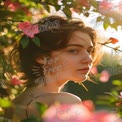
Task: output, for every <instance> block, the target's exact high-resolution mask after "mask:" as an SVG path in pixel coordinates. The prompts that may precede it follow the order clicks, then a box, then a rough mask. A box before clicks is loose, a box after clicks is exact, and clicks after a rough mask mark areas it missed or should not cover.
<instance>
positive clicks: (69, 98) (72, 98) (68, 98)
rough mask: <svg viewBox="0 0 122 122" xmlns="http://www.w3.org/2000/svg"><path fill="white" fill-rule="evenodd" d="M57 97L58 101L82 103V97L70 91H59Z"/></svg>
mask: <svg viewBox="0 0 122 122" xmlns="http://www.w3.org/2000/svg"><path fill="white" fill-rule="evenodd" d="M56 99H57V101H58V100H59V101H60V102H61V103H66V104H69V103H70V104H73V103H81V99H80V98H79V97H78V96H76V95H74V94H71V93H68V92H60V93H57V94H56Z"/></svg>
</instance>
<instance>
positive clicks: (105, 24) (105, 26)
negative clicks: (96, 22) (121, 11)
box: [103, 22, 109, 30]
mask: <svg viewBox="0 0 122 122" xmlns="http://www.w3.org/2000/svg"><path fill="white" fill-rule="evenodd" d="M103 27H104V29H105V30H106V29H107V28H108V27H109V24H108V23H105V22H104V23H103Z"/></svg>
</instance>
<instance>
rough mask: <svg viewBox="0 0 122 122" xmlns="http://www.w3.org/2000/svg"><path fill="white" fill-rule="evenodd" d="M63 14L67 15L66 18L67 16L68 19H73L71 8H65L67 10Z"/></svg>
mask: <svg viewBox="0 0 122 122" xmlns="http://www.w3.org/2000/svg"><path fill="white" fill-rule="evenodd" d="M63 12H64V13H65V14H66V16H67V17H68V18H71V11H70V9H69V8H67V7H66V6H65V8H64V9H63Z"/></svg>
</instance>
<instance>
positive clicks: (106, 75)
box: [100, 70, 110, 82]
mask: <svg viewBox="0 0 122 122" xmlns="http://www.w3.org/2000/svg"><path fill="white" fill-rule="evenodd" d="M109 77H110V74H109V73H108V72H107V71H106V70H104V71H102V73H101V76H100V81H101V82H107V81H108V80H109Z"/></svg>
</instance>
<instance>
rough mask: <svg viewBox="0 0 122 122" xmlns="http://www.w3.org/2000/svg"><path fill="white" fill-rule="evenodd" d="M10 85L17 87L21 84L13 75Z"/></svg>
mask: <svg viewBox="0 0 122 122" xmlns="http://www.w3.org/2000/svg"><path fill="white" fill-rule="evenodd" d="M11 84H12V85H19V84H22V82H21V81H20V80H19V78H18V77H17V76H15V75H13V76H12V79H11Z"/></svg>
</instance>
